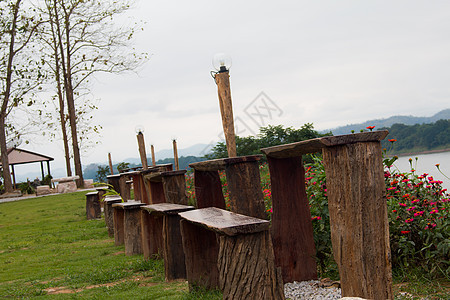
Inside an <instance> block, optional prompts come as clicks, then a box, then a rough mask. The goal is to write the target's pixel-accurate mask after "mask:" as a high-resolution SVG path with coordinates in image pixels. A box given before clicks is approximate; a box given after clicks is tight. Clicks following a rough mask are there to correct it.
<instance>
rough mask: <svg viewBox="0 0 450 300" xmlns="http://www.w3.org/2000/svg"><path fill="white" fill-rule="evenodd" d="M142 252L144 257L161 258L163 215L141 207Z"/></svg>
mask: <svg viewBox="0 0 450 300" xmlns="http://www.w3.org/2000/svg"><path fill="white" fill-rule="evenodd" d="M141 234H142V252H143V254H144V258H145V259H150V258H154V257H160V258H162V257H163V255H164V250H163V248H164V241H163V216H162V215H161V214H150V213H149V212H148V211H147V210H145V207H144V206H143V207H141Z"/></svg>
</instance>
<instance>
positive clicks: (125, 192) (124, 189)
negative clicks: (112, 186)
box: [119, 173, 131, 202]
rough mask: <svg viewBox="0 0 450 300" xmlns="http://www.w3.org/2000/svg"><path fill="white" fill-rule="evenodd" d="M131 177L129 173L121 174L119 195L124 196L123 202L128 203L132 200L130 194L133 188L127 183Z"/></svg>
mask: <svg viewBox="0 0 450 300" xmlns="http://www.w3.org/2000/svg"><path fill="white" fill-rule="evenodd" d="M129 177H130V175H129V174H127V173H120V174H119V186H120V188H119V193H120V196H122V199H123V201H125V202H126V201H128V200H130V199H131V193H130V189H131V186H130V184H127V181H129Z"/></svg>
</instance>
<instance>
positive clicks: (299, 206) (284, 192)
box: [267, 156, 317, 283]
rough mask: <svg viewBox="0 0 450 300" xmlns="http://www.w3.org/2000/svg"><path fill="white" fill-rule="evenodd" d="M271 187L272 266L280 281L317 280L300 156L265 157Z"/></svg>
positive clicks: (312, 238) (314, 251)
mask: <svg viewBox="0 0 450 300" xmlns="http://www.w3.org/2000/svg"><path fill="white" fill-rule="evenodd" d="M267 160H268V163H269V171H270V182H271V186H272V209H273V213H272V228H271V229H272V240H273V247H274V253H275V265H276V266H277V267H280V268H281V270H282V275H283V280H284V282H286V283H287V282H293V281H305V280H312V279H317V266H316V261H315V255H316V249H315V245H314V235H313V227H312V222H311V213H310V210H309V201H308V197H307V195H306V187H305V170H304V168H303V163H302V158H301V156H300V157H292V158H282V159H278V158H272V157H270V156H269V157H267Z"/></svg>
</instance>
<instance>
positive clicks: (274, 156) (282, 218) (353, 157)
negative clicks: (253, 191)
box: [261, 131, 393, 299]
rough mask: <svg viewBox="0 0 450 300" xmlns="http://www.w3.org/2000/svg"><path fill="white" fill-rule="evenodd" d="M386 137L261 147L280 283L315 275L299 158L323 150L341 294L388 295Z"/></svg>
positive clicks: (371, 135)
mask: <svg viewBox="0 0 450 300" xmlns="http://www.w3.org/2000/svg"><path fill="white" fill-rule="evenodd" d="M387 134H388V132H387V131H374V132H366V133H357V134H349V135H342V136H330V137H323V138H317V139H312V140H308V141H302V142H297V143H292V144H287V145H281V146H275V147H270V148H265V149H261V150H262V151H263V153H264V154H265V155H266V156H267V159H268V162H269V170H270V179H271V184H272V205H273V215H272V234H273V241H274V242H273V244H274V251H275V261H276V265H277V266H280V267H281V268H282V270H283V278H284V280H285V282H290V281H293V280H297V281H299V280H306V279H309V278H310V277H312V276H313V275H314V272H313V271H314V270H315V268H313V267H314V266H315V263H314V262H313V261H312V258H311V255H313V254H314V248H313V247H311V245H314V240H313V234H312V226H311V224H310V223H311V219H310V213H309V206H308V199H307V198H306V193H305V186H304V182H305V178H304V169H303V165H302V161H301V156H302V155H303V154H307V153H314V152H318V151H322V154H323V163H324V167H325V173H326V176H327V194H328V208H329V213H330V223H331V224H330V225H331V240H332V245H333V253H334V258H335V261H336V262H337V264H338V268H339V274H340V281H341V287H342V295H343V296H344V297H350V296H354V297H355V296H356V297H362V298H367V299H393V296H392V271H391V263H390V247H389V227H388V221H387V204H386V197H385V184H384V170H383V163H382V157H381V153H382V151H381V143H380V141H381V140H382V139H384V138H385V137H386V135H387ZM296 266H297V267H296ZM313 269H314V270H313Z"/></svg>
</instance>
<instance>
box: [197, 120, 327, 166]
mask: <svg viewBox="0 0 450 300" xmlns="http://www.w3.org/2000/svg"><path fill="white" fill-rule="evenodd" d="M326 135H331V133H326V134H320V133H318V132H317V131H315V130H314V126H313V125H312V124H310V123H307V124H304V125H303V126H302V127H300V128H299V129H295V128H292V127H286V128H284V127H283V125H276V126H273V125H269V126H267V127H261V128H260V129H259V134H258V135H257V136H256V137H254V136H248V137H239V136H236V149H237V155H238V156H244V155H254V154H261V150H260V149H261V148H265V147H272V146H276V145H282V144H288V143H294V142H299V141H304V140H308V139H313V138H317V137H321V136H326ZM206 157H207V158H208V159H214V158H223V157H228V152H227V148H226V145H225V142H219V143H217V144H216V145H215V146H214V147H213V148H212V152H211V153H210V154H208V155H206Z"/></svg>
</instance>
